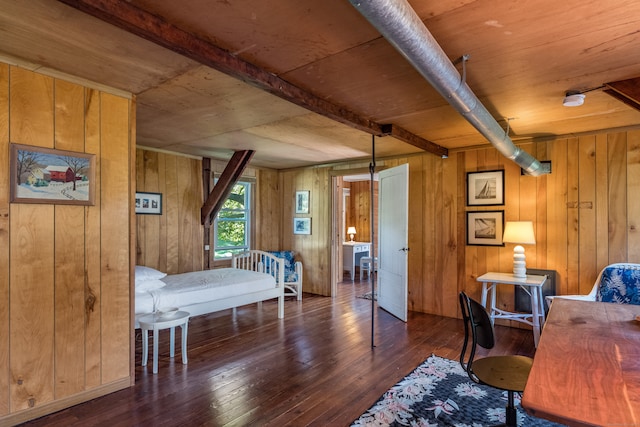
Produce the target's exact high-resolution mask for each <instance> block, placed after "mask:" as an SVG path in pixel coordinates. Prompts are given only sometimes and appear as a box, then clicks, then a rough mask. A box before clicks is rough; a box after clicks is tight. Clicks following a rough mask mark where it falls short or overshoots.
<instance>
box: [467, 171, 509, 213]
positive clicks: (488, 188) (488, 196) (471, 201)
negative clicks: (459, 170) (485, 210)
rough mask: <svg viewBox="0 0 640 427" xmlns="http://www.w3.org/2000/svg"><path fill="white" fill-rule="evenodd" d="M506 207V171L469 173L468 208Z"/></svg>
mask: <svg viewBox="0 0 640 427" xmlns="http://www.w3.org/2000/svg"><path fill="white" fill-rule="evenodd" d="M497 205H504V170H494V171H485V172H467V206H497Z"/></svg>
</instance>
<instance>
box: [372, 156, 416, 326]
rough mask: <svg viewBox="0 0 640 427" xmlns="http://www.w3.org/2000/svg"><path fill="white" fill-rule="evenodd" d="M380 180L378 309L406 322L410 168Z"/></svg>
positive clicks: (387, 172)
mask: <svg viewBox="0 0 640 427" xmlns="http://www.w3.org/2000/svg"><path fill="white" fill-rule="evenodd" d="M379 176H380V180H379V183H378V186H379V200H378V243H379V246H378V305H379V306H380V308H383V309H384V310H386V311H388V312H389V313H391V314H393V315H394V316H396V317H397V318H399V319H400V320H402V321H405V322H406V321H407V251H408V247H407V231H408V222H409V216H408V214H407V211H408V202H409V165H407V164H404V165H400V166H396V167H395V168H391V169H386V170H384V171H382V172H380V175H379Z"/></svg>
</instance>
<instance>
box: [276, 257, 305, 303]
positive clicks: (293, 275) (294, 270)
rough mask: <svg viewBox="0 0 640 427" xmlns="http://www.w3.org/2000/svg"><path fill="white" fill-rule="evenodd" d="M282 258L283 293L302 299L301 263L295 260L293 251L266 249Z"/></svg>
mask: <svg viewBox="0 0 640 427" xmlns="http://www.w3.org/2000/svg"><path fill="white" fill-rule="evenodd" d="M267 252H269V253H270V254H272V255H274V256H276V257H278V258H282V259H284V295H285V296H288V295H294V296H297V298H298V300H301V299H302V263H301V262H300V261H296V260H295V256H294V253H293V251H267Z"/></svg>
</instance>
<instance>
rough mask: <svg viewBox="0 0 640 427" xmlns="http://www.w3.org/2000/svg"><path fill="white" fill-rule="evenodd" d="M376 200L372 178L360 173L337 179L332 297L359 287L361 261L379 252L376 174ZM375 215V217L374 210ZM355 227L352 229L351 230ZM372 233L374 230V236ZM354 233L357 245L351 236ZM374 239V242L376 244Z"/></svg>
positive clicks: (365, 278) (364, 279)
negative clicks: (342, 289) (352, 286)
mask: <svg viewBox="0 0 640 427" xmlns="http://www.w3.org/2000/svg"><path fill="white" fill-rule="evenodd" d="M373 186H374V189H373V199H372V198H371V175H370V174H369V173H368V172H367V173H359V174H352V175H341V176H334V177H333V178H332V188H333V206H334V207H333V214H332V218H333V219H332V221H333V224H332V229H333V230H334V234H333V235H334V238H333V245H332V246H333V247H332V252H333V259H334V262H333V263H332V266H333V267H332V270H333V271H332V295H334V296H336V295H337V293H338V292H339V290H340V286H338V284H340V285H343V284H344V285H350V284H359V283H360V282H361V280H360V277H361V272H360V259H361V258H362V257H370V256H371V255H372V252H373V251H375V252H376V253H377V246H378V244H377V242H378V238H377V233H378V230H377V227H378V223H377V211H378V176H377V174H374V182H373ZM372 207H373V209H374V212H375V214H374V215H373V218H372V217H371V208H372ZM350 228H351V229H350ZM372 230H373V231H374V233H373V236H372ZM349 231H352V232H354V233H352V234H353V242H352V241H351V235H350V233H348V232H349ZM372 238H373V241H372ZM363 273H364V274H362V283H364V284H367V283H369V282H368V278H369V276H368V271H366V270H365V271H364V272H363ZM352 275H353V279H352Z"/></svg>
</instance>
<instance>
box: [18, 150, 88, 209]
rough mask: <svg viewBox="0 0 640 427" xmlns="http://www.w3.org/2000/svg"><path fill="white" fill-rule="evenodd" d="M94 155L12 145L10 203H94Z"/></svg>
mask: <svg viewBox="0 0 640 427" xmlns="http://www.w3.org/2000/svg"><path fill="white" fill-rule="evenodd" d="M95 170H96V156H95V154H87V153H78V152H75V151H63V150H54V149H51V148H43V147H34V146H30V145H20V144H11V173H10V175H11V202H12V203H51V204H62V205H93V204H94V194H95Z"/></svg>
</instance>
